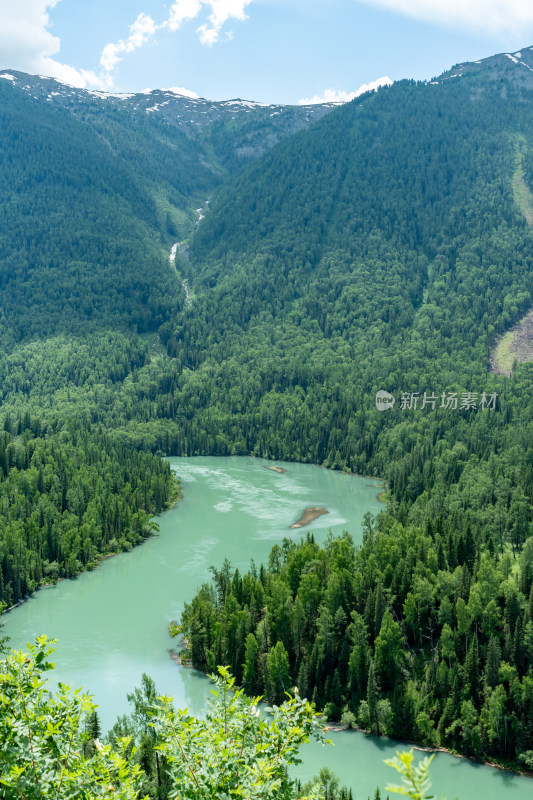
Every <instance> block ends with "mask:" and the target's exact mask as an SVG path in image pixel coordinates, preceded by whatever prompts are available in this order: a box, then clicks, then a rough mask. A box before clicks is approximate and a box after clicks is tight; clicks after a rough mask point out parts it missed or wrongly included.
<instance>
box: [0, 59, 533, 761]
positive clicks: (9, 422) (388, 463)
mask: <svg viewBox="0 0 533 800" xmlns="http://www.w3.org/2000/svg"><path fill="white" fill-rule="evenodd" d="M531 56H532V54H531V53H530V52H529V51H528V53H527V54H526V55H525V56H524V58H526V59H529V60H531V61H532V65H531V67H532V68H531V70H530V71H531V72H533V58H532V57H531ZM514 67H515V65H514V63H513V62H512V61H510V60H509V59H506V58H504V57H503V56H495V57H493V58H489V59H485V60H484V61H482V62H480V63H479V64H476V65H464V66H463V67H462V68H461V70H459V72H458V73H457V74H456V73H453V74H452V73H445V74H444V75H443V76H440V77H439V78H436V79H435V80H434V81H429V82H415V81H400V82H398V83H395V84H394V85H393V86H391V87H387V88H383V89H380V90H379V91H377V92H374V93H368V94H366V95H362V96H361V97H359V98H358V99H356V100H354V101H353V102H351V103H347V104H344V105H342V106H339V107H338V108H334V109H332V108H329V107H328V108H327V109H326V108H323V109H322V110H321V112H320V113H317V114H316V115H315V116H310V117H306V116H304V115H303V112H297V111H296V110H295V109H292V110H291V109H288V110H287V112H286V113H285V114H284V115H281V116H280V118H279V120H281V121H279V120H278V117H274V118H273V119H271V118H270V116H268V114H267V113H266V112H265V111H264V110H261V109H256V110H255V111H253V112H250V114H249V115H248V116H246V118H245V119H244V118H241V117H238V116H228V114H229V112H228V114H226V112H224V111H223V110H222V109H214V110H213V109H211V111H210V112H209V113H210V114H212V116H211V117H209V122H205V124H204V126H203V127H201V129H199V131H198V135H197V136H196V137H194V136H193V135H192V134H191V131H190V130H188V129H187V128H183V127H180V126H179V125H177V124H175V123H173V122H172V120H171V119H169V117H168V116H166V117H164V116H161V117H160V118H157V115H156V114H155V113H154V114H146V113H145V112H143V113H140V112H139V111H137V110H136V109H135V106H134V105H133V104H134V103H135V102H137V101H136V100H134V99H133V100H131V101H130V100H128V101H123V100H120V101H116V102H115V101H113V102H112V101H105V103H104V101H102V100H97V99H95V98H94V97H81V100H80V99H79V98H78V96H76V98H75V99H73V100H72V101H71V100H68V98H67V99H64V100H62V101H61V102H59V101H58V102H57V103H56V104H55V103H54V102H50V103H48V102H47V101H46V99H45V98H46V94H43V91H44V90H42V86H41V84H40V83H39V80H40V79H37V78H32V77H31V76H26V78H24V77H20V75H17V80H13V81H7V80H3V81H1V80H0V84H1V85H0V149H1V152H2V154H3V157H2V159H0V191H1V197H2V202H1V204H0V291H1V294H0V297H1V307H0V342H1V347H0V378H1V379H0V518H1V525H0V606H2V607H8V606H11V605H13V604H15V603H17V602H18V601H19V600H21V599H22V598H23V597H24V596H25V595H27V594H30V593H31V592H33V591H34V590H35V589H37V588H38V587H39V586H41V585H43V584H46V583H49V582H51V581H55V580H57V579H59V578H63V577H71V576H74V575H76V574H77V573H79V572H80V571H82V570H84V569H90V568H93V567H94V566H96V564H97V563H98V561H99V560H100V559H101V558H102V557H104V556H106V555H109V554H111V553H115V552H119V551H121V550H128V549H130V548H131V547H132V546H134V545H137V544H139V543H140V542H141V541H142V540H143V539H144V538H145V537H146V536H148V535H149V534H150V532H151V530H153V525H154V523H153V522H151V520H150V518H151V516H152V515H154V514H156V513H158V512H159V511H160V510H162V509H164V508H167V507H168V506H169V505H170V504H171V503H172V502H173V501H174V500H175V499H176V496H177V491H178V487H177V485H176V481H175V479H174V478H173V476H172V474H171V471H170V468H169V466H168V464H167V462H165V461H164V460H163V458H162V457H164V456H169V455H189V456H194V455H217V456H225V455H255V456H260V457H265V458H271V459H283V460H287V461H299V462H308V463H313V464H319V465H322V466H324V467H327V468H331V469H336V470H345V471H347V472H351V473H358V474H364V475H372V476H376V477H379V478H381V479H383V480H384V481H385V482H386V486H387V492H386V498H385V499H386V501H387V503H386V506H384V510H383V512H382V513H381V514H380V515H379V516H378V517H377V518H376V519H371V518H367V519H366V521H365V535H364V539H363V542H362V544H361V545H360V546H355V545H354V542H353V540H352V539H351V538H350V535H349V533H350V532H348V533H347V535H346V536H344V537H343V538H340V539H334V538H330V539H329V540H328V541H326V542H325V543H324V544H323V545H319V544H318V543H317V542H315V541H314V539H313V537H312V536H304V538H303V539H302V540H301V541H300V542H296V541H289V540H287V541H285V542H284V543H283V544H281V545H276V546H275V547H274V548H273V550H272V553H271V556H270V559H269V562H268V564H265V565H259V566H255V565H251V567H250V570H249V572H247V573H246V574H242V575H241V574H239V572H238V571H235V570H234V569H233V568H232V566H231V565H230V564H229V563H227V562H226V563H224V564H218V565H213V569H212V576H213V582H212V583H211V584H205V585H204V586H202V587H201V588H199V591H198V594H197V595H196V596H195V597H194V598H191V599H190V603H189V604H188V605H187V607H186V610H185V613H184V615H183V619H182V621H181V622H182V629H183V632H184V634H185V638H186V640H187V646H188V649H189V653H190V657H191V658H192V661H193V664H194V665H195V666H197V667H199V668H200V669H203V670H206V671H209V672H216V669H217V666H219V665H227V666H229V667H230V669H231V672H232V674H233V675H234V676H235V679H236V682H237V684H239V685H242V686H243V687H244V689H245V691H246V692H247V693H249V694H251V695H256V694H263V693H264V694H265V695H266V696H267V697H268V698H269V699H270V701H271V702H273V703H280V702H281V701H282V700H283V698H284V691H285V690H286V689H287V688H288V687H291V686H294V685H297V686H298V687H299V691H300V694H301V696H302V697H307V698H309V700H312V701H313V702H315V703H316V706H317V708H318V709H320V710H323V711H324V713H325V714H326V715H327V717H328V718H330V719H332V720H340V719H342V720H343V721H344V724H346V725H348V726H355V725H358V726H360V727H362V728H365V729H366V730H368V731H371V732H373V733H377V734H379V733H390V734H392V735H394V736H397V737H399V738H402V739H407V740H409V741H416V742H418V743H423V744H427V745H431V746H435V745H439V746H443V747H446V748H448V749H452V750H455V751H457V752H460V753H462V754H465V755H467V756H470V757H474V758H479V759H484V760H492V761H497V762H499V763H501V764H504V765H508V766H511V767H513V768H515V769H528V770H533V405H532V402H531V392H532V389H533V358H532V357H530V359H529V360H528V358H524V359H516V360H514V363H512V369H510V370H509V371H508V372H509V374H502V371H498V370H497V369H496V370H495V369H493V361H494V359H493V353H494V348H495V347H496V345H497V344H498V341H499V340H500V337H502V336H504V335H505V334H506V333H507V332H509V331H510V329H511V328H512V326H513V325H515V324H516V323H518V322H519V321H520V320H521V319H522V317H523V316H524V315H525V314H526V313H527V312H528V311H529V310H530V309H531V306H532V304H533V272H532V270H531V264H532V263H533V229H532V227H531V220H533V195H532V194H531V191H530V188H529V187H531V189H533V135H532V133H531V132H532V130H533V125H532V122H533V84H532V83H531V81H529V78H527V76H526V78H523V77H522V73H520V77H519V78H518V77H517V75H516V70H515V69H514ZM522 72H523V71H522ZM26 79H27V80H28V81H29V82H28V86H29V87H33V88H31V91H30V90H28V91H26V90H25V89H24V88H21V87H22V83H23V82H24V80H26ZM40 86H41V88H39V87H40ZM139 102H140V101H139ZM106 103H107V105H106ZM215 111H216V113H215ZM168 113H170V112H168ZM191 113H192V112H191ZM224 114H226V116H224ZM276 126H277V127H276ZM206 200H209V202H208V203H206ZM199 206H200V208H201V209H202V219H201V220H200V219H199V213H198V207H199ZM174 244H176V245H177V248H176V250H175V253H176V255H175V259H174V260H170V259H169V253H170V250H171V247H172V245H174ZM530 349H531V352H533V349H532V348H530ZM380 390H381V391H386V392H388V393H390V394H391V395H392V396H393V397H394V399H395V403H394V405H393V407H391V408H389V409H388V410H381V409H378V408H377V407H376V394H377V392H379V391H380ZM154 763H155V762H154Z"/></svg>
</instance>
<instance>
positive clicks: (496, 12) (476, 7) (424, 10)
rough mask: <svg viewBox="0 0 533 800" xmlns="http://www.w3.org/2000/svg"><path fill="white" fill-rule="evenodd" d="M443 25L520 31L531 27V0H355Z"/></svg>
mask: <svg viewBox="0 0 533 800" xmlns="http://www.w3.org/2000/svg"><path fill="white" fill-rule="evenodd" d="M358 2H363V3H366V4H367V5H371V6H381V7H384V8H389V9H391V11H397V12H398V13H400V14H404V15H405V16H408V17H414V18H415V19H422V20H426V21H428V22H435V23H437V24H439V25H445V26H447V27H454V28H458V27H459V28H461V27H464V26H465V25H466V26H468V27H469V28H471V29H474V30H477V31H489V32H491V33H501V32H502V31H507V32H509V33H514V34H517V35H519V34H522V35H523V34H524V28H525V27H528V26H533V3H531V0H358Z"/></svg>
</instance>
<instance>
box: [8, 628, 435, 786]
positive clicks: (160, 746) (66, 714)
mask: <svg viewBox="0 0 533 800" xmlns="http://www.w3.org/2000/svg"><path fill="white" fill-rule="evenodd" d="M50 645H51V642H50V641H49V640H48V639H47V637H46V636H40V637H38V638H37V639H36V642H35V644H33V645H28V652H26V653H25V652H23V651H13V650H12V651H11V652H10V653H9V654H8V656H7V657H6V659H5V660H4V661H1V662H0V797H1V798H4V799H5V800H16V799H17V800H19V799H20V800H41V799H44V798H54V800H67V798H69V799H70V798H73V797H76V798H81V800H94V798H98V797H106V798H110V797H113V798H120V800H136V799H137V798H139V799H140V797H141V790H142V785H143V777H144V778H145V777H146V776H145V775H144V776H143V770H142V765H141V764H140V763H139V762H138V759H137V758H136V751H135V748H134V747H132V739H131V737H130V738H127V737H111V738H112V744H107V745H104V744H102V743H101V742H100V741H99V739H98V738H97V735H96V734H97V732H98V724H97V721H96V715H95V711H96V706H95V705H94V703H93V701H92V699H91V697H90V696H89V695H86V694H82V693H81V691H80V690H77V691H74V692H72V691H71V689H70V688H69V687H68V686H65V685H64V684H61V683H60V684H59V690H58V692H57V694H55V695H53V694H52V693H51V692H50V691H49V689H48V688H47V686H46V673H47V672H49V671H50V670H51V669H53V666H54V665H53V664H52V663H51V662H50V661H49V656H50V655H51V653H52V652H53V648H52V647H51V646H50ZM218 671H219V675H218V676H216V677H215V676H212V678H213V680H214V682H215V685H216V689H215V690H214V691H213V695H214V699H213V700H212V701H211V703H210V705H209V707H208V710H207V713H206V718H205V719H202V720H200V719H196V718H195V717H192V716H191V715H189V714H188V712H187V711H186V710H185V711H176V710H175V709H174V708H173V707H172V701H171V698H169V697H165V696H161V697H156V698H155V699H154V698H152V700H153V701H154V702H153V703H152V704H151V705H150V706H149V707H146V708H145V711H147V712H148V716H149V717H150V718H151V722H150V723H149V724H150V726H151V728H152V730H153V741H154V750H155V752H156V753H157V754H158V760H157V763H158V775H159V778H160V780H159V787H158V790H157V791H156V794H155V796H156V797H160V798H163V797H164V798H176V800H186V799H187V800H212V798H215V797H216V798H219V799H220V800H231V799H232V798H235V800H237V798H247V800H268V799H269V798H271V799H272V800H274V798H275V800H292V799H293V798H296V796H297V795H296V782H295V781H293V780H291V779H290V778H289V776H288V768H289V766H290V765H292V764H296V763H298V761H299V759H298V749H299V747H300V745H301V744H303V743H304V742H308V741H309V739H310V738H315V739H317V740H319V741H322V742H325V741H326V740H325V739H324V731H323V728H322V724H321V721H320V720H321V718H320V715H319V714H317V713H315V711H314V709H313V706H312V705H311V704H310V703H309V702H308V701H307V700H302V699H301V698H300V697H299V696H298V695H296V696H294V697H291V696H289V697H288V699H287V700H286V701H285V702H284V703H283V704H282V705H280V706H279V707H276V706H275V707H274V708H273V709H271V711H272V716H271V719H269V720H267V719H265V718H264V717H262V716H261V714H260V712H259V710H258V708H257V703H258V701H259V699H260V698H258V697H255V698H248V697H246V695H245V694H244V693H243V691H242V690H241V689H236V688H235V679H234V678H233V677H232V676H231V674H230V672H229V670H228V669H227V668H224V667H219V670H218ZM149 684H150V679H146V681H144V686H143V689H144V690H146V689H147V688H148V689H149V688H150V687H149ZM145 695H146V693H145ZM136 699H137V701H138V702H137V703H136V711H137V712H140V710H141V707H142V702H141V699H142V693H141V692H140V691H137V692H136ZM138 716H139V714H138ZM141 716H142V714H141ZM138 721H139V720H138ZM398 756H399V759H400V760H401V762H402V763H403V764H404V765H409V769H410V772H409V774H407V772H406V776H407V778H408V781H407V783H406V787H407V788H406V790H405V791H404V792H403V793H404V794H407V795H408V796H409V797H411V798H413V800H424V798H425V795H423V794H422V793H421V792H420V791H419V790H420V789H421V788H422V789H423V790H424V791H425V790H426V789H427V788H428V781H427V763H426V762H427V759H426V760H425V761H424V762H423V763H422V765H421V766H420V767H419V768H417V769H411V762H410V761H409V758H410V759H411V761H412V753H411V754H398ZM327 778H328V781H329V784H330V785H331V784H332V783H333V784H334V780H333V779H331V776H330V775H328V776H327ZM422 778H423V780H422ZM324 785H325V784H324V781H318V782H317V783H316V784H315V786H313V787H312V788H311V790H310V793H309V794H307V796H306V797H307V800H325V798H326V794H324V793H323V792H322V790H321V786H324ZM163 787H165V788H164V791H161V789H163ZM298 796H299V797H301V794H299V795H298ZM144 797H145V798H146V797H147V795H144Z"/></svg>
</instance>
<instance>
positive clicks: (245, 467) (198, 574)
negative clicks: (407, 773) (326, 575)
mask: <svg viewBox="0 0 533 800" xmlns="http://www.w3.org/2000/svg"><path fill="white" fill-rule="evenodd" d="M170 463H171V465H172V469H173V470H175V472H176V473H177V475H178V476H179V477H180V478H181V481H182V489H183V492H182V495H183V496H182V499H181V500H180V502H179V503H178V504H177V505H176V506H175V507H174V508H173V509H171V510H170V511H167V512H165V513H164V514H162V515H161V516H160V517H158V518H157V522H158V524H159V528H160V530H159V533H158V534H156V535H155V536H154V537H152V538H151V539H149V540H148V541H146V542H145V543H144V544H143V545H141V546H140V547H137V548H135V549H134V550H132V551H131V552H129V553H124V554H122V555H120V556H117V557H114V558H110V559H107V560H106V561H104V562H103V563H102V564H101V565H100V566H99V567H98V569H97V570H95V571H94V572H90V573H85V574H83V575H81V576H80V577H79V578H76V579H75V580H63V581H60V582H59V583H58V585H57V586H55V587H50V588H46V589H42V590H41V591H39V592H37V593H36V594H35V595H34V596H33V597H32V598H30V599H29V600H28V601H27V602H26V603H24V604H23V605H22V606H20V607H19V608H16V609H14V610H13V611H11V612H9V613H8V614H6V615H4V616H3V617H2V623H3V627H2V631H1V632H2V633H4V634H8V635H9V636H10V637H11V646H12V647H15V648H21V647H24V645H25V643H26V641H28V640H31V639H33V638H34V636H35V635H38V634H40V633H46V634H47V635H48V636H50V637H54V638H56V639H58V648H57V652H56V654H55V660H56V663H57V669H56V670H55V673H54V680H62V681H64V682H66V683H69V684H71V685H73V686H75V687H79V686H83V687H84V688H85V689H87V690H88V691H90V692H91V693H92V694H93V695H94V696H95V699H96V701H97V702H98V703H99V704H100V716H101V719H102V723H103V727H104V728H108V727H109V726H110V725H111V724H112V723H113V722H114V720H115V718H116V716H117V715H118V714H124V713H127V712H128V710H129V708H128V703H127V700H126V693H127V692H129V691H131V689H132V688H133V687H134V686H136V685H138V684H139V681H140V677H141V675H142V673H143V672H147V673H148V674H149V675H151V676H152V677H153V678H154V680H155V682H156V686H157V688H158V690H159V691H160V692H163V693H166V694H170V695H171V696H172V697H174V698H175V703H176V705H178V706H180V707H188V708H189V709H190V710H191V711H192V712H193V713H197V714H201V713H202V709H203V707H204V704H205V700H206V697H208V696H209V688H210V683H209V681H208V679H207V678H206V677H205V676H203V675H201V674H200V673H198V672H196V671H194V670H191V669H184V668H182V667H179V666H177V665H176V664H175V663H174V661H172V659H171V658H170V656H169V654H168V648H169V647H171V646H172V641H171V640H170V638H169V635H168V624H169V622H170V621H171V620H173V619H179V617H180V614H181V611H182V609H183V604H184V602H186V601H187V600H190V598H192V596H193V594H194V592H195V591H196V589H197V588H198V587H199V585H200V584H201V583H202V582H204V581H206V580H207V579H208V578H209V573H208V569H209V566H210V565H211V564H214V565H217V566H220V565H221V564H222V562H223V560H224V558H226V557H227V558H229V559H230V561H231V563H232V565H233V566H238V567H239V569H241V571H242V570H243V569H246V568H247V567H248V565H249V563H250V559H251V558H253V559H254V560H255V561H256V563H257V564H259V563H260V562H261V561H265V560H266V559H267V557H268V553H269V551H270V548H271V547H272V545H273V544H274V543H275V542H280V541H281V540H282V539H283V537H284V536H291V537H294V538H299V537H300V536H301V535H302V530H300V531H298V530H290V528H289V526H290V525H291V523H293V522H295V521H296V520H297V519H298V518H299V516H300V514H301V513H302V511H303V510H304V509H305V508H306V507H307V506H324V507H326V508H327V509H328V514H327V515H324V516H322V517H319V518H318V519H317V520H315V521H314V522H313V523H311V524H310V525H309V526H306V528H305V529H303V530H304V531H307V530H311V531H313V533H314V535H315V537H316V538H317V540H318V541H323V539H324V538H325V537H326V536H327V533H328V530H332V531H333V532H334V533H341V532H342V531H343V530H347V531H349V532H350V533H351V534H352V536H353V537H354V539H355V541H356V542H358V541H360V539H361V522H362V518H363V515H364V514H365V512H367V511H370V512H371V513H373V514H375V513H377V512H378V511H379V510H380V503H379V501H378V499H377V493H378V491H379V488H380V487H379V486H378V485H377V484H376V483H375V482H373V481H372V480H370V479H366V478H358V477H353V476H350V475H345V474H342V473H340V472H331V471H328V470H325V469H321V468H320V467H314V466H309V465H302V464H285V463H283V464H277V466H280V467H283V468H285V469H286V472H284V473H283V474H281V473H276V472H274V471H272V470H269V469H267V466H272V465H273V463H272V462H266V461H263V460H261V459H253V458H214V457H209V458H208V457H205V458H204V457H200V458H188V459H187V458H172V459H170ZM332 739H333V741H334V745H335V746H334V747H330V746H328V747H321V746H319V745H316V744H310V745H306V746H305V747H304V748H303V749H302V756H303V763H302V764H301V765H300V766H299V768H298V770H297V774H298V775H299V776H300V777H302V778H307V777H310V776H311V775H313V774H316V773H317V772H318V770H319V768H320V767H321V766H323V765H327V766H329V767H330V768H331V769H333V770H334V771H335V772H337V774H338V775H339V776H340V778H341V780H342V782H344V783H346V784H349V785H350V786H352V788H353V790H354V797H355V798H358V800H366V798H367V797H368V796H369V795H371V796H373V794H374V792H375V789H376V786H378V785H379V786H380V787H382V788H383V787H384V786H385V785H386V784H387V782H389V781H390V780H392V781H393V782H394V780H395V773H394V772H393V771H392V770H391V769H390V768H389V767H386V766H385V765H384V764H383V759H384V758H388V757H391V756H392V755H393V754H394V752H395V750H396V749H398V748H399V747H403V745H401V744H399V743H398V742H395V741H393V740H390V739H386V738H384V737H381V738H376V737H371V736H365V735H364V734H361V733H357V732H353V731H350V732H348V731H346V732H343V733H334V734H332ZM432 775H433V787H434V790H435V793H436V795H437V796H438V797H441V796H442V795H446V797H447V798H448V800H453V798H455V797H458V798H459V799H460V800H477V799H478V798H483V800H526V798H528V799H529V800H533V781H531V780H530V779H529V778H525V777H520V776H517V775H514V774H512V773H508V772H503V771H501V770H497V769H494V768H491V767H488V766H483V765H479V764H475V763H472V762H470V761H467V760H465V759H460V758H454V757H452V756H450V755H448V754H446V753H439V754H438V755H437V756H436V759H435V761H434V763H433V767H432ZM384 796H386V795H384Z"/></svg>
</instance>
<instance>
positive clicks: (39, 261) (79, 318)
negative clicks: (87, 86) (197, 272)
mask: <svg viewBox="0 0 533 800" xmlns="http://www.w3.org/2000/svg"><path fill="white" fill-rule="evenodd" d="M0 78H2V80H0V147H1V151H2V160H1V164H0V186H1V187H2V224H1V226H0V248H1V252H2V264H1V267H2V270H1V281H2V283H1V285H2V329H0V336H1V337H2V341H3V342H4V344H8V343H9V344H10V345H11V346H12V345H13V344H16V343H18V342H19V341H21V340H24V339H27V338H36V337H42V336H45V335H48V336H49V335H50V334H52V333H56V332H59V331H61V332H63V333H70V334H72V333H79V332H80V331H85V330H87V329H90V330H95V329H102V328H112V329H117V328H119V329H129V330H133V331H135V330H137V331H140V332H142V331H147V330H157V328H158V327H159V325H161V324H162V322H164V321H165V320H167V319H168V318H169V316H170V315H171V314H172V313H174V312H175V311H176V310H177V309H178V308H179V307H180V305H181V304H182V303H183V290H182V288H181V286H180V284H179V281H178V280H177V278H176V275H175V271H174V269H173V268H172V267H171V266H170V265H169V263H168V258H167V257H166V255H168V253H167V254H165V255H164V254H163V252H162V245H165V247H166V243H167V242H170V241H172V240H173V239H176V238H179V239H183V238H185V236H186V235H187V234H188V233H189V232H190V230H191V229H192V228H193V226H194V221H195V219H196V213H195V211H194V209H195V207H196V206H197V205H198V204H199V203H200V204H203V203H204V202H205V199H206V198H207V197H208V196H209V195H210V194H211V193H212V192H213V190H214V189H215V188H216V187H217V186H218V185H219V184H220V183H221V182H222V181H223V180H224V179H225V176H226V175H227V173H228V169H229V170H231V169H232V168H236V167H238V166H239V165H240V163H241V162H242V160H243V159H244V160H246V158H251V157H255V156H256V155H257V154H258V153H259V152H261V151H262V150H263V149H265V148H266V147H267V146H269V145H271V144H272V143H274V142H275V141H277V140H278V139H279V138H281V137H283V136H285V135H288V134H289V133H290V132H291V131H292V130H293V129H299V128H301V127H304V126H306V125H307V124H308V123H309V121H310V120H311V119H312V117H313V116H314V115H315V114H316V115H317V116H320V115H321V114H323V113H326V112H327V111H329V110H330V108H331V106H321V107H319V108H318V109H317V110H316V111H315V110H314V109H312V108H307V109H306V108H295V109H291V108H285V107H277V108H278V112H277V114H274V112H273V111H272V109H271V108H270V107H269V108H268V109H267V108H265V107H262V106H260V105H259V104H257V105H256V104H246V103H243V102H241V101H234V103H229V104H223V103H219V104H214V103H208V102H207V101H202V100H193V99H189V98H183V97H178V96H176V95H174V94H173V93H171V92H170V93H163V94H162V93H160V92H159V93H157V92H156V93H150V94H146V95H133V96H123V97H120V96H119V97H116V96H113V95H111V96H109V95H105V94H102V93H94V92H87V91H82V90H77V89H73V88H72V87H67V86H65V85H64V84H61V83H58V82H57V81H53V80H51V79H45V78H37V77H34V76H28V75H24V74H22V73H8V72H4V73H0ZM273 114H274V115H273ZM250 115H251V117H250ZM252 118H253V120H252ZM226 129H227V131H228V132H227V135H226ZM254 130H255V131H257V130H261V132H262V146H261V147H258V146H257V143H256V141H255V140H256V139H257V133H254ZM193 131H199V132H198V133H195V134H194V137H193ZM254 143H255V145H256V146H254Z"/></svg>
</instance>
